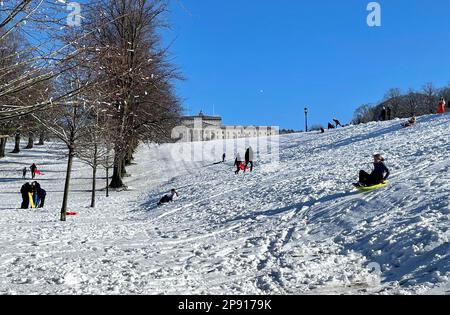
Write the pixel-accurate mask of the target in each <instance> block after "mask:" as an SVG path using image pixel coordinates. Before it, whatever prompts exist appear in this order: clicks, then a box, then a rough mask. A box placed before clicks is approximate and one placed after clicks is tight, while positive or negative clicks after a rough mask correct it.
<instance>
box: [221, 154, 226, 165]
mask: <svg viewBox="0 0 450 315" xmlns="http://www.w3.org/2000/svg"><path fill="white" fill-rule="evenodd" d="M226 157H227V155H226V154H225V153H224V154H223V155H222V163H225V159H226Z"/></svg>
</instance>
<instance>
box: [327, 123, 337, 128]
mask: <svg viewBox="0 0 450 315" xmlns="http://www.w3.org/2000/svg"><path fill="white" fill-rule="evenodd" d="M328 129H336V128H335V127H334V126H333V124H332V123H328Z"/></svg>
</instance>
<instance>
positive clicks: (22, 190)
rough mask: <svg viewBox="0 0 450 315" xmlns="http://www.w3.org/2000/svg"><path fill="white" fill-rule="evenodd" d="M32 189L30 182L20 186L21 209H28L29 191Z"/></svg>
mask: <svg viewBox="0 0 450 315" xmlns="http://www.w3.org/2000/svg"><path fill="white" fill-rule="evenodd" d="M32 191H33V189H32V187H31V185H30V183H25V184H23V186H22V188H20V193H21V194H22V205H21V206H20V208H21V209H28V208H29V207H30V196H29V193H31V192H32Z"/></svg>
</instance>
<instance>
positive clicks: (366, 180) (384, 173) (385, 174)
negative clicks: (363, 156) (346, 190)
mask: <svg viewBox="0 0 450 315" xmlns="http://www.w3.org/2000/svg"><path fill="white" fill-rule="evenodd" d="M373 160H374V163H373V165H374V169H373V171H372V173H370V174H369V173H367V172H365V171H360V172H359V182H358V183H357V184H355V186H356V187H372V186H376V185H379V184H384V183H386V180H387V179H388V178H389V175H390V174H391V173H390V172H389V169H388V168H387V167H386V165H385V164H384V161H385V159H384V157H383V156H382V155H381V154H375V155H374V156H373Z"/></svg>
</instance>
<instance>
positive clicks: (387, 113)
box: [380, 97, 447, 121]
mask: <svg viewBox="0 0 450 315" xmlns="http://www.w3.org/2000/svg"><path fill="white" fill-rule="evenodd" d="M446 105H447V103H446V102H445V98H443V97H441V98H440V100H439V104H438V109H437V113H438V114H445V111H446V108H445V107H446ZM413 118H415V117H413ZM380 120H381V121H387V120H392V109H391V108H390V107H389V106H388V107H386V106H383V108H382V109H381V113H380Z"/></svg>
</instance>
